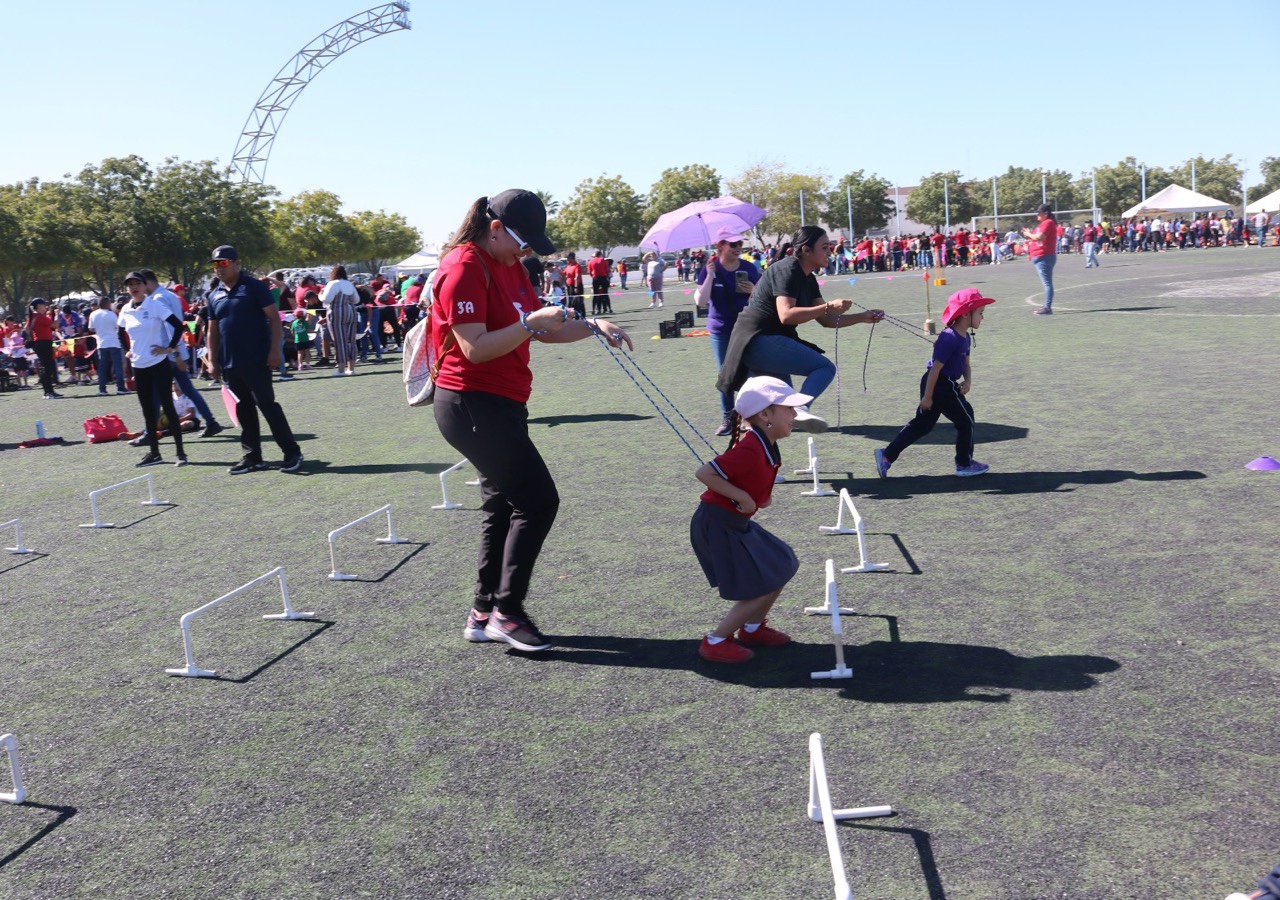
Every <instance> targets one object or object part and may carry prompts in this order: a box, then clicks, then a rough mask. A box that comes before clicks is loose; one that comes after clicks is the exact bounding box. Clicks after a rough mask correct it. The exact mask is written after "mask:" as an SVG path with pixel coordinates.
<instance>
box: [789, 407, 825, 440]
mask: <svg viewBox="0 0 1280 900" xmlns="http://www.w3.org/2000/svg"><path fill="white" fill-rule="evenodd" d="M792 427H793V428H794V429H795V430H796V431H807V432H808V433H809V434H822V433H823V432H825V431H826V430H827V427H828V426H827V420H826V419H824V418H822V417H821V416H815V415H814V414H813V413H811V412H809V407H807V406H797V407H796V421H795V424H794V425H792Z"/></svg>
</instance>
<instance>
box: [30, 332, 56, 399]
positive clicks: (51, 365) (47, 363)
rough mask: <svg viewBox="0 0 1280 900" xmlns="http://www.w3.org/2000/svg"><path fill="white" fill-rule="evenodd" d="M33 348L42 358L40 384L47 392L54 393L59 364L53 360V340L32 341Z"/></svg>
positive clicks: (40, 358)
mask: <svg viewBox="0 0 1280 900" xmlns="http://www.w3.org/2000/svg"><path fill="white" fill-rule="evenodd" d="M31 349H32V350H34V351H36V357H37V358H38V359H39V360H40V386H41V387H42V388H44V392H45V393H46V394H52V393H53V383H54V382H55V381H57V380H58V364H57V363H56V362H54V360H53V341H32V342H31Z"/></svg>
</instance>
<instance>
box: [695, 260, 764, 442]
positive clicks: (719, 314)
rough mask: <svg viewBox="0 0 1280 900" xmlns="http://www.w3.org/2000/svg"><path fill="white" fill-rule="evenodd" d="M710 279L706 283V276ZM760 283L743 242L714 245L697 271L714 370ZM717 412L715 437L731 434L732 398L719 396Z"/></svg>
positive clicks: (699, 301)
mask: <svg viewBox="0 0 1280 900" xmlns="http://www.w3.org/2000/svg"><path fill="white" fill-rule="evenodd" d="M709 275H710V276H711V278H710V281H709V282H708V276H709ZM759 280H760V270H759V269H757V268H756V267H755V265H754V264H753V263H750V262H747V261H746V260H744V259H742V241H741V240H736V241H730V240H721V241H717V242H716V252H715V253H714V254H713V255H712V256H711V258H710V260H709V261H708V262H707V265H705V266H703V267H702V268H700V269H698V274H697V282H698V292H697V302H698V304H699V305H705V306H706V307H707V331H709V332H711V352H712V353H714V354H715V358H716V368H717V369H718V368H720V366H722V365H724V355H725V351H726V350H727V349H728V347H729V337H730V335H732V334H733V325H734V323H735V322H737V321H738V314H739V313H740V312H742V311H743V310H744V309H746V308H747V302H748V301H749V300H750V299H751V292H752V290H754V289H755V286H756V282H757V281H759ZM720 411H721V412H722V413H723V414H724V419H723V421H722V422H721V423H720V427H719V428H718V429H716V434H719V435H725V434H728V433H729V431H730V427H729V415H730V413H731V412H732V411H733V395H732V394H728V393H722V394H721V395H720Z"/></svg>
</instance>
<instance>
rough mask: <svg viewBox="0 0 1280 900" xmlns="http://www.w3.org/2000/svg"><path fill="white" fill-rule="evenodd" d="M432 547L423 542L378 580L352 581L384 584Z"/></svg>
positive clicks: (362, 579) (358, 579)
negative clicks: (410, 561)
mask: <svg viewBox="0 0 1280 900" xmlns="http://www.w3.org/2000/svg"><path fill="white" fill-rule="evenodd" d="M386 546H396V545H386ZM399 546H401V547H403V546H405V545H404V544H400V545H399ZM430 546H431V542H430V541H423V542H422V543H420V544H418V546H417V547H416V548H415V549H414V551H413V552H412V553H410V554H409V555H408V556H406V557H405V558H404V559H402V560H400V562H398V563H396V564H395V565H394V566H392V567H391V568H390V569H388V570H387V571H386V572H383V573H382V575H381V576H380V577H378V578H352V579H350V580H351V581H352V582H354V583H356V584H381V583H382V582H384V581H386V580H387V579H388V578H390V577H391V576H392V575H394V574H396V573H397V572H399V571H400V570H401V569H403V568H404V567H405V566H406V565H407V564H408V562H409V560H411V559H413V558H414V557H415V556H417V555H418V554H419V553H421V552H422V551H423V550H425V549H427V548H428V547H430Z"/></svg>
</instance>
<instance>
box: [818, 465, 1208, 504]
mask: <svg viewBox="0 0 1280 900" xmlns="http://www.w3.org/2000/svg"><path fill="white" fill-rule="evenodd" d="M1207 477H1209V476H1207V475H1205V474H1204V473H1203V472H1197V471H1195V470H1194V469H1175V470H1173V471H1169V472H1135V471H1133V470H1131V469H1084V470H1081V471H1077V472H990V473H988V474H986V475H983V476H981V477H980V478H956V477H955V476H954V475H909V476H903V477H902V478H897V479H895V478H888V479H884V480H869V479H865V478H864V479H861V480H859V481H857V482H855V481H854V480H853V479H850V480H849V481H833V482H831V487H832V488H833V489H835V490H839V489H840V488H842V487H843V488H848V489H849V492H850V493H861V495H862V496H864V497H867V498H868V499H872V500H909V499H911V498H912V497H915V496H917V495H929V494H959V493H981V494H1052V493H1070V492H1071V491H1074V490H1075V488H1076V487H1077V486H1082V485H1090V484H1119V483H1120V482H1122V481H1198V480H1200V479H1202V478H1207ZM855 484H857V485H860V487H861V491H858V490H857V489H856V488H855Z"/></svg>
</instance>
